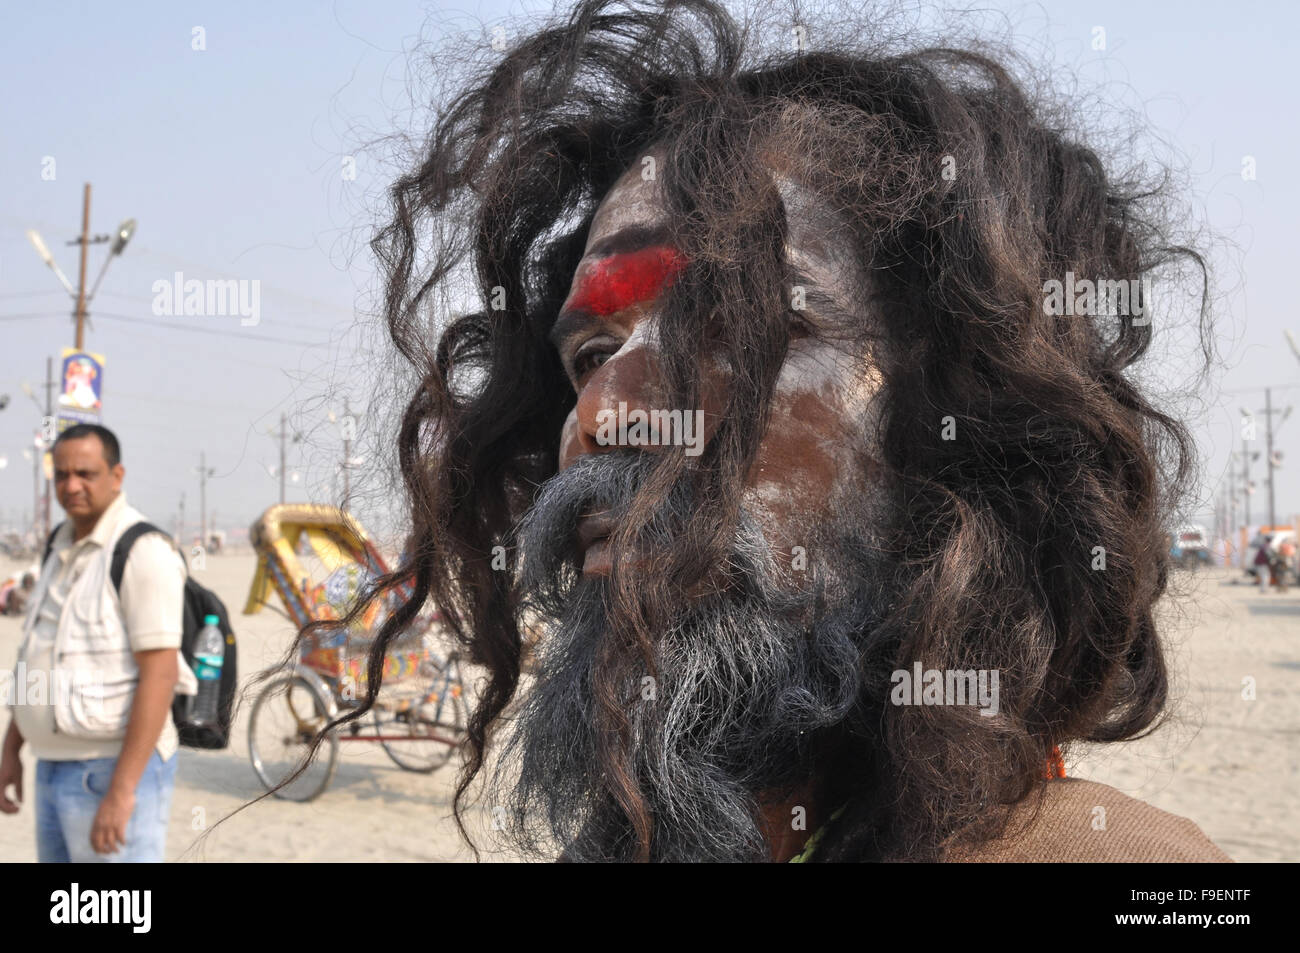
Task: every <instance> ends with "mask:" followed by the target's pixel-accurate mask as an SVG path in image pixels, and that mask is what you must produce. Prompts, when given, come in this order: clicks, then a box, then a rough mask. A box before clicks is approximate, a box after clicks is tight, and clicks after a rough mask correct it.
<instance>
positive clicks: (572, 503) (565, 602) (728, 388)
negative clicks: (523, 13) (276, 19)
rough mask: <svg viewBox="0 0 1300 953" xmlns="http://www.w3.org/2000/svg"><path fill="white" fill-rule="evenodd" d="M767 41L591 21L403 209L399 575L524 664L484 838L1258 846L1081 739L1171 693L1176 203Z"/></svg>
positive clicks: (907, 848) (568, 31) (717, 847)
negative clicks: (1098, 764) (1166, 612)
mask: <svg viewBox="0 0 1300 953" xmlns="http://www.w3.org/2000/svg"><path fill="white" fill-rule="evenodd" d="M775 16H776V15H775V14H771V17H775ZM766 25H767V26H768V27H769V28H770V32H771V33H772V34H773V35H776V36H778V37H780V38H783V39H786V40H788V37H789V36H790V35H791V34H792V33H793V35H794V36H795V38H796V40H797V42H787V43H786V48H785V49H778V48H774V47H772V46H771V45H766V46H765V45H764V44H763V43H762V42H761V36H762V34H761V32H760V31H753V32H750V33H744V32H743V31H742V30H741V29H740V28H739V26H738V25H737V23H736V22H735V21H734V20H733V19H732V17H731V15H730V14H729V13H728V12H726V11H725V10H724V9H723V8H722V7H720V6H718V5H716V4H714V3H711V2H707V0H686V2H675V3H672V4H669V5H664V6H663V7H658V6H653V5H652V6H644V5H641V6H634V7H629V6H626V5H621V4H615V3H610V2H602V0H587V2H582V3H579V4H578V5H577V6H576V7H574V8H573V10H572V14H571V16H570V17H568V19H567V20H566V21H564V22H557V23H555V24H554V25H553V26H549V27H546V28H544V29H540V30H539V31H538V32H536V33H534V34H532V35H529V36H523V37H510V36H506V37H504V38H503V39H504V42H503V43H499V44H497V46H500V47H503V48H502V49H500V50H496V49H493V50H491V51H490V52H487V53H486V55H488V56H490V57H493V58H494V60H493V62H492V63H490V64H489V66H490V69H488V70H487V71H485V72H484V73H482V74H481V75H480V76H479V77H478V79H476V80H475V81H473V82H471V83H470V84H469V85H468V86H466V87H465V88H464V89H462V90H461V91H460V93H459V95H458V96H457V98H456V99H455V100H454V101H453V102H451V103H449V104H448V105H447V108H445V109H441V110H440V111H439V118H438V122H437V127H436V129H434V130H433V132H432V134H431V135H430V136H429V138H428V139H427V146H426V148H425V151H424V152H423V154H422V156H421V159H420V161H419V163H418V166H417V167H415V168H413V170H412V171H411V172H410V173H409V174H408V175H406V176H404V177H403V178H401V179H400V180H399V181H397V183H396V184H395V186H394V187H393V190H392V198H393V203H394V215H393V218H392V221H391V223H390V224H389V225H388V226H387V227H386V228H385V229H384V230H383V232H382V233H381V234H380V235H379V237H378V239H377V240H376V242H375V248H376V249H377V250H378V252H379V254H380V257H381V260H382V262H383V265H384V267H385V272H386V278H387V297H386V299H385V300H386V309H387V314H386V317H387V319H388V322H389V327H390V329H391V332H392V335H393V337H394V340H395V343H396V345H397V346H398V348H399V349H400V350H401V351H402V352H403V354H404V355H405V356H406V357H407V358H408V359H409V360H411V361H412V362H413V363H414V364H415V367H416V369H417V371H418V372H419V375H420V377H421V382H420V386H419V387H418V389H417V391H416V393H415V396H414V397H413V398H412V399H411V401H410V403H409V405H408V407H407V408H406V411H405V415H404V418H403V420H402V423H401V431H400V449H401V466H402V473H403V475H404V478H405V482H406V486H407V488H408V490H409V492H410V494H411V497H412V504H411V509H410V513H411V517H412V521H413V530H414V537H415V539H416V540H417V544H416V548H415V552H414V554H413V556H412V557H411V558H410V559H409V560H408V561H407V562H406V563H405V564H404V566H403V568H402V570H401V571H400V572H401V574H402V575H403V576H404V578H405V579H406V580H408V581H413V583H414V586H415V591H416V597H415V598H416V602H417V603H422V602H423V600H424V599H426V598H431V599H432V600H434V601H435V602H436V603H437V604H438V605H439V606H440V607H441V608H442V610H443V611H444V614H445V615H446V617H447V619H448V621H449V622H450V624H451V625H452V626H453V627H454V628H455V630H456V632H457V634H458V635H459V637H460V638H461V639H462V640H463V641H464V643H465V644H466V645H467V646H468V648H469V649H470V650H471V652H472V655H473V658H474V660H475V661H476V662H478V663H480V664H481V665H482V666H484V667H485V670H486V674H487V679H486V681H485V682H484V683H483V686H482V690H481V692H480V696H479V697H480V704H479V706H478V709H477V711H476V713H475V715H474V717H473V721H472V726H471V739H470V745H469V751H468V758H467V763H466V769H465V773H464V774H463V775H462V779H461V784H460V786H459V790H458V795H457V804H458V810H459V812H460V813H458V815H457V816H458V819H461V820H463V817H464V812H465V811H466V810H467V809H468V807H469V805H471V804H475V805H476V807H477V808H478V809H482V810H484V811H491V812H492V818H493V820H494V823H493V825H492V827H493V828H496V829H499V830H501V831H502V833H503V836H504V837H505V838H506V839H507V840H508V841H509V842H510V843H511V844H513V845H514V847H515V848H517V849H519V850H521V851H524V852H526V853H529V854H532V855H534V856H539V857H549V858H557V857H560V858H563V859H568V860H574V861H593V860H655V861H678V860H728V861H781V862H783V861H788V860H792V859H798V860H803V861H843V860H939V859H944V860H1005V859H1025V860H1206V861H1209V860H1223V859H1226V858H1225V855H1224V854H1223V853H1222V852H1221V851H1220V850H1219V849H1218V848H1216V847H1215V846H1214V845H1213V844H1212V843H1211V842H1210V841H1209V840H1208V839H1207V838H1206V837H1205V836H1204V835H1203V834H1202V833H1201V831H1200V830H1199V829H1198V828H1197V827H1196V825H1195V824H1193V823H1192V822H1191V821H1188V820H1184V819H1182V818H1179V817H1175V816H1173V815H1170V814H1167V813H1164V812H1162V811H1159V810H1156V809H1154V808H1152V807H1150V806H1147V805H1145V804H1143V803H1141V802H1139V801H1136V800H1133V799H1131V798H1129V797H1127V796H1125V795H1123V794H1121V793H1120V792H1118V791H1116V790H1114V789H1112V788H1109V787H1105V786H1102V785H1099V784H1094V783H1089V782H1086V781H1083V780H1078V779H1074V778H1065V777H1062V776H1061V775H1062V774H1063V773H1064V772H1063V770H1062V768H1063V764H1062V761H1061V758H1059V757H1058V756H1057V753H1058V752H1061V753H1063V756H1064V757H1068V755H1069V754H1070V752H1071V751H1072V750H1077V749H1076V746H1077V745H1079V744H1081V743H1083V742H1117V741H1122V740H1124V739H1126V738H1131V737H1134V736H1136V735H1138V734H1140V733H1143V732H1145V731H1147V730H1148V729H1151V728H1152V727H1153V726H1154V725H1156V724H1157V722H1158V720H1159V719H1160V717H1161V715H1162V713H1163V712H1164V710H1165V708H1166V702H1167V682H1166V662H1165V655H1164V653H1163V651H1162V649H1161V644H1160V639H1159V634H1158V632H1157V628H1156V624H1155V622H1154V619H1153V608H1154V606H1155V604H1156V602H1157V600H1158V599H1159V598H1160V596H1161V594H1162V593H1163V592H1164V590H1165V586H1166V577H1167V572H1168V557H1167V553H1166V552H1165V547H1164V545H1163V541H1164V539H1165V531H1166V528H1167V522H1168V520H1167V517H1168V510H1167V509H1166V507H1167V506H1168V505H1169V504H1170V502H1171V501H1173V500H1176V499H1177V497H1178V494H1179V492H1180V491H1181V489H1182V481H1183V479H1184V477H1185V475H1186V473H1187V471H1188V466H1189V462H1188V461H1189V451H1190V449H1191V442H1190V440H1189V437H1188V434H1187V433H1186V432H1185V430H1184V428H1183V427H1182V425H1181V424H1180V423H1179V422H1178V421H1177V420H1175V419H1172V418H1171V417H1170V416H1167V415H1166V414H1165V413H1164V412H1163V411H1162V409H1161V408H1160V407H1159V406H1157V405H1156V404H1154V403H1153V402H1152V400H1151V399H1150V398H1148V396H1147V395H1146V394H1145V393H1144V391H1143V390H1142V389H1141V388H1140V387H1139V386H1138V384H1137V383H1136V382H1135V373H1136V372H1137V370H1138V369H1139V368H1140V364H1139V359H1140V358H1141V357H1142V356H1143V353H1144V351H1145V350H1146V349H1147V346H1148V343H1149V342H1150V340H1151V337H1152V334H1153V332H1154V331H1156V330H1158V328H1159V324H1158V321H1153V316H1152V314H1151V312H1150V311H1149V310H1147V306H1148V305H1149V304H1150V299H1149V297H1148V293H1147V290H1146V288H1145V286H1144V279H1146V278H1148V277H1149V276H1150V275H1151V274H1152V272H1153V271H1154V270H1156V269H1158V268H1160V267H1161V266H1162V265H1164V264H1166V263H1169V262H1171V261H1174V260H1176V259H1177V257H1178V256H1179V255H1181V254H1184V252H1182V251H1179V250H1178V249H1175V248H1173V247H1166V244H1165V243H1166V242H1167V241H1168V239H1167V238H1166V237H1165V236H1166V235H1168V234H1169V233H1168V232H1167V231H1166V230H1164V228H1163V226H1164V223H1163V222H1161V221H1160V219H1159V217H1158V215H1159V211H1160V208H1161V207H1162V206H1161V204H1160V200H1161V197H1160V196H1159V195H1153V194H1151V193H1150V192H1149V191H1147V190H1144V188H1143V186H1142V185H1141V183H1127V182H1121V181H1117V180H1116V179H1114V178H1112V177H1111V176H1110V174H1109V173H1108V171H1107V169H1106V167H1105V165H1104V164H1103V163H1102V162H1101V161H1100V160H1099V159H1098V156H1097V155H1096V154H1095V153H1094V152H1093V151H1090V150H1089V149H1088V148H1087V147H1086V146H1085V145H1083V144H1082V143H1081V142H1079V141H1076V140H1075V139H1074V138H1071V137H1070V136H1069V135H1067V134H1066V133H1065V132H1063V131H1061V130H1062V129H1063V128H1064V125H1063V124H1062V122H1061V121H1060V116H1059V115H1057V114H1050V115H1049V114H1048V113H1046V112H1044V111H1041V110H1040V107H1039V106H1036V105H1035V104H1034V102H1033V101H1031V100H1030V99H1029V98H1028V97H1027V96H1026V94H1025V92H1024V91H1023V90H1022V89H1021V88H1020V87H1019V86H1018V85H1017V83H1016V81H1015V80H1014V79H1013V78H1012V76H1011V75H1010V74H1009V73H1008V72H1006V71H1004V69H1003V68H1002V67H1001V66H1000V65H999V64H998V63H997V62H995V61H994V60H992V59H989V58H985V57H984V56H981V55H977V54H975V53H965V52H959V51H954V50H947V49H945V50H929V51H915V52H910V53H908V52H899V51H893V50H890V51H882V50H871V49H867V48H853V49H850V48H849V47H848V46H847V44H848V43H849V42H850V40H849V39H848V38H850V37H857V38H861V37H865V36H867V35H868V34H867V33H865V32H861V31H858V32H850V33H845V32H844V30H845V29H846V28H845V27H843V26H842V25H837V26H836V28H835V36H832V35H831V32H830V31H831V27H830V26H827V25H822V26H820V27H819V26H818V25H817V24H815V23H800V22H798V21H792V22H790V23H788V24H784V25H782V24H775V25H773V24H772V22H771V18H769V21H768V22H767V24H766ZM819 30H820V32H819ZM819 37H820V38H821V39H822V40H824V41H826V42H829V43H831V44H832V45H834V49H832V50H820V51H819V49H818V47H817V40H818V38H819ZM853 42H865V40H860V39H858V40H853ZM485 50H486V47H485ZM1191 263H1192V265H1193V266H1194V267H1197V266H1199V259H1198V258H1195V256H1194V255H1193V257H1192V262H1191ZM465 265H468V266H470V267H471V268H472V272H471V273H472V275H473V280H474V282H475V283H476V295H477V297H478V300H479V301H480V302H481V304H480V306H479V307H477V308H476V309H474V310H472V312H471V313H468V314H459V315H457V316H455V317H453V318H448V317H447V316H446V315H444V314H441V313H439V311H438V309H437V308H434V307H432V305H433V303H434V302H436V301H439V300H442V297H441V296H442V294H443V293H444V292H445V291H448V290H449V289H450V288H452V287H455V286H456V281H457V280H458V277H459V276H460V275H461V274H462V272H460V271H458V269H459V268H461V267H462V266H465ZM1081 280H1086V282H1087V283H1088V285H1087V287H1091V288H1092V289H1093V290H1092V291H1091V292H1089V294H1087V295H1085V294H1084V293H1083V292H1082V291H1080V289H1081V288H1083V287H1085V286H1084V285H1081V284H1080V283H1079V282H1080V281H1081ZM1103 282H1105V283H1106V284H1102V283H1103ZM1053 283H1055V284H1053ZM1105 289H1110V290H1109V291H1108V292H1107V291H1105ZM1197 289H1198V290H1199V280H1198V282H1197ZM1120 291H1123V294H1122V295H1121V294H1120ZM1063 295H1064V296H1065V297H1068V301H1066V302H1065V304H1066V307H1062V306H1061V305H1062V297H1063ZM1155 317H1156V318H1157V319H1159V318H1160V315H1156V316H1155ZM1174 317H1176V316H1165V317H1164V320H1165V321H1167V322H1168V321H1171V320H1173V318H1174ZM1198 317H1199V316H1198V315H1196V314H1193V315H1192V318H1193V319H1194V320H1195V319H1196V318H1198ZM410 608H411V612H414V611H415V609H416V608H418V605H416V604H414V603H413V604H412V606H411V607H410ZM405 617H406V616H405V615H404V614H403V613H402V612H398V613H396V614H395V615H394V617H393V620H392V621H391V623H390V624H389V625H388V626H387V628H386V630H385V632H384V637H385V638H387V637H392V636H393V635H394V634H395V633H396V631H397V630H398V629H399V628H400V626H401V625H402V624H404V618H405ZM534 623H536V624H538V625H539V626H540V628H541V630H542V632H543V634H542V637H541V639H540V643H539V647H538V655H537V658H536V667H535V670H534V671H533V672H532V674H528V675H523V676H521V665H522V663H523V661H524V660H523V658H522V655H523V650H522V648H521V645H522V637H521V632H523V631H524V630H525V629H527V628H528V627H530V626H532V625H533V624H534ZM480 773H482V774H483V776H484V778H486V779H487V780H489V781H491V784H490V785H489V787H488V791H487V794H486V795H483V796H481V797H476V798H474V799H471V797H470V794H469V792H470V784H471V781H472V780H473V779H474V778H476V777H478V776H479V774H480ZM462 829H463V830H464V829H465V828H464V827H463V828H462Z"/></svg>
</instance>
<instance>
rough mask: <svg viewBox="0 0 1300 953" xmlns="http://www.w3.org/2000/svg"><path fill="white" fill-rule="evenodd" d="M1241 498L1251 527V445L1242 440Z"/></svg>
mask: <svg viewBox="0 0 1300 953" xmlns="http://www.w3.org/2000/svg"><path fill="white" fill-rule="evenodd" d="M1241 497H1242V500H1243V501H1244V503H1245V506H1246V527H1247V529H1249V527H1250V443H1249V442H1248V441H1247V440H1246V438H1245V437H1242V438H1241Z"/></svg>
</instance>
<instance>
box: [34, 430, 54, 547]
mask: <svg viewBox="0 0 1300 953" xmlns="http://www.w3.org/2000/svg"><path fill="white" fill-rule="evenodd" d="M44 455H45V440H44V438H43V436H42V435H41V432H40V431H39V430H38V431H37V432H36V439H35V440H34V441H32V529H33V530H36V537H37V539H36V545H37V546H40V545H41V543H42V542H43V539H42V537H41V534H40V531H39V530H37V527H39V526H40V525H41V458H42V457H43V456H44ZM44 532H45V536H44V539H48V538H49V536H50V531H49V529H48V528H47V529H45V531H44Z"/></svg>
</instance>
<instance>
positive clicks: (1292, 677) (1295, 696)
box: [0, 555, 1300, 861]
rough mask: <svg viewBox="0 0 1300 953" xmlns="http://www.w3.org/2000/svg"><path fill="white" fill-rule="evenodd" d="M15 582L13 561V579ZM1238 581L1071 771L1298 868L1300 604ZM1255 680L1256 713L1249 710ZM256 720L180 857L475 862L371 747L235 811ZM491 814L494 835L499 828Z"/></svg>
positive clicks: (230, 592)
mask: <svg viewBox="0 0 1300 953" xmlns="http://www.w3.org/2000/svg"><path fill="white" fill-rule="evenodd" d="M253 566H254V560H253V557H252V556H251V555H227V556H215V557H209V558H208V561H207V566H206V568H205V569H204V570H202V571H200V572H198V573H197V575H198V576H199V578H200V579H201V581H203V583H204V584H205V585H207V586H209V587H210V588H211V589H213V590H215V591H216V592H217V593H218V595H220V596H221V597H222V599H223V600H224V601H225V602H226V605H227V606H228V607H229V609H230V611H231V613H232V622H233V623H234V625H235V628H236V632H237V634H238V636H239V639H240V642H239V646H240V663H241V664H240V668H241V675H242V676H243V677H244V679H245V680H247V679H248V678H250V677H251V676H252V675H253V674H254V673H255V672H256V671H257V670H259V669H261V668H264V667H266V666H268V665H270V664H272V663H274V662H275V661H277V660H278V659H279V658H280V657H281V656H282V654H283V653H284V651H285V649H286V648H287V646H288V645H289V642H290V641H291V638H292V628H291V625H290V623H289V622H287V621H286V620H285V619H284V618H283V617H282V616H280V615H277V614H276V613H274V612H272V611H270V610H264V611H263V612H262V613H260V614H258V615H255V616H244V615H240V614H239V613H240V612H241V610H242V608H243V605H244V600H245V599H246V597H247V594H248V586H249V583H250V581H251V579H252V573H253ZM10 570H11V567H10V566H9V565H5V564H3V560H0V573H4V574H6V575H7V574H8V572H9V571H10ZM1236 576H1237V573H1236V571H1228V570H1222V569H1213V570H1205V571H1203V572H1201V573H1199V574H1196V575H1195V576H1193V577H1190V578H1189V577H1183V578H1184V579H1186V580H1187V582H1188V583H1189V585H1190V592H1191V598H1190V601H1189V602H1187V603H1186V604H1184V607H1183V609H1182V610H1181V611H1178V612H1176V613H1175V612H1173V611H1171V610H1167V611H1166V613H1165V617H1166V620H1167V632H1168V633H1169V638H1170V643H1171V647H1172V653H1171V654H1172V660H1173V674H1174V678H1175V685H1176V695H1177V698H1178V705H1177V708H1176V710H1175V715H1174V717H1173V718H1172V719H1171V720H1170V722H1169V723H1168V724H1167V725H1166V726H1165V727H1163V728H1162V729H1160V730H1159V731H1157V732H1156V733H1155V734H1153V735H1152V736H1150V737H1149V738H1146V739H1143V740H1141V741H1137V742H1131V743H1129V744H1126V745H1121V746H1113V745H1112V746H1106V747H1098V748H1096V749H1094V750H1091V751H1074V752H1070V753H1069V756H1068V759H1067V760H1068V763H1069V773H1070V774H1072V775H1076V776H1080V777H1087V778H1090V779H1092V780H1095V781H1100V782H1103V783H1106V784H1111V785H1113V786H1115V787H1117V788H1119V789H1120V790H1122V791H1124V792H1126V793H1128V794H1130V795H1132V796H1134V797H1138V798H1141V799H1143V800H1145V801H1148V802H1149V803H1151V804H1154V805H1156V806H1157V807H1160V808H1163V809H1165V810H1167V811H1172V812H1174V813H1176V814H1181V815H1183V816H1185V817H1190V818H1192V819H1193V820H1194V821H1196V822H1197V823H1198V824H1199V825H1200V826H1201V828H1202V829H1203V830H1204V831H1205V832H1206V834H1208V835H1209V837H1210V838H1211V839H1212V840H1214V841H1215V842H1216V843H1217V844H1219V846H1221V847H1222V848H1223V849H1224V850H1225V851H1227V852H1228V854H1229V855H1230V856H1231V857H1233V859H1235V860H1240V861H1252V860H1257V861H1295V860H1298V859H1300V799H1298V798H1297V794H1298V793H1300V790H1298V787H1297V771H1298V769H1297V757H1296V749H1297V740H1300V738H1298V736H1300V591H1297V590H1292V592H1291V593H1289V594H1287V595H1279V594H1277V593H1270V594H1268V595H1264V596H1261V595H1259V594H1258V593H1257V592H1256V590H1255V589H1254V588H1253V587H1250V586H1246V585H1234V584H1233V583H1232V581H1231V580H1232V579H1233V578H1235V577H1236ZM18 635H19V621H18V619H16V618H2V619H0V666H5V667H11V666H12V665H13V663H14V659H15V655H16V652H17V646H18ZM1248 678H1249V679H1253V680H1254V685H1255V695H1256V697H1255V698H1254V700H1247V699H1245V698H1243V680H1244V679H1248ZM0 717H3V716H0ZM247 717H248V708H247V706H246V707H244V708H243V710H242V713H241V717H240V719H239V721H238V722H237V724H236V730H235V739H234V741H233V743H232V745H231V747H230V748H229V749H228V750H226V751H217V752H200V751H194V750H191V749H182V751H181V754H180V757H181V761H180V766H179V771H178V776H177V785H176V793H175V799H174V801H173V805H172V821H171V828H170V832H169V837H168V855H169V859H171V860H185V861H190V860H205V861H230V860H251V861H324V860H328V861H365V860H370V861H429V860H435V861H453V860H469V859H472V857H471V855H470V853H469V851H468V849H467V848H466V847H465V846H464V845H463V843H462V842H461V840H460V838H459V836H458V834H457V832H456V829H455V826H454V824H453V823H452V820H451V807H450V805H451V792H452V784H453V782H454V778H455V773H456V763H455V762H454V761H453V762H451V763H449V764H448V765H447V766H446V767H444V768H442V769H441V770H439V771H438V772H436V773H434V774H432V775H421V774H413V773H409V772H406V771H402V770H400V769H399V768H398V767H397V766H396V765H394V764H393V763H392V762H391V761H390V760H389V759H388V758H387V756H386V755H385V754H384V752H383V751H382V750H381V749H380V748H379V746H378V745H377V744H372V743H344V744H343V745H341V750H340V755H339V765H338V770H337V772H336V774H335V776H334V779H333V781H332V782H331V784H330V787H329V788H328V790H326V792H325V793H324V794H323V795H322V796H321V797H319V798H317V799H316V800H315V801H312V802H310V803H294V802H287V801H280V800H275V799H271V798H267V799H264V800H261V801H258V802H257V803H254V804H251V805H249V806H247V807H245V808H244V809H243V810H241V811H239V813H233V812H235V811H236V810H237V809H239V808H240V807H241V806H242V805H246V804H248V802H250V801H251V800H252V799H253V798H255V797H257V796H258V795H259V794H261V793H262V790H263V788H262V786H261V783H260V782H259V780H258V779H257V777H256V775H255V774H254V773H253V770H252V768H251V766H250V764H249V759H248V745H247V739H246V735H247ZM24 760H25V764H26V767H27V781H26V785H27V790H28V792H29V801H30V797H31V794H30V792H31V791H32V790H33V785H34V779H33V768H34V761H33V759H32V758H31V757H30V754H29V753H24ZM478 816H479V817H480V820H479V823H483V822H484V819H486V818H487V815H486V814H485V813H484V814H481V815H478ZM222 818H226V819H225V820H224V821H222V823H221V824H220V825H219V826H218V825H217V821H219V820H221V819H222ZM35 859H36V848H35V842H34V834H33V818H32V813H31V810H30V808H29V807H28V808H25V809H24V810H23V811H22V812H21V813H19V814H18V815H16V816H12V817H11V816H0V861H34V860H35ZM483 859H484V860H502V859H510V858H509V857H508V856H503V855H499V854H495V855H493V854H485V855H484V858H483Z"/></svg>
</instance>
